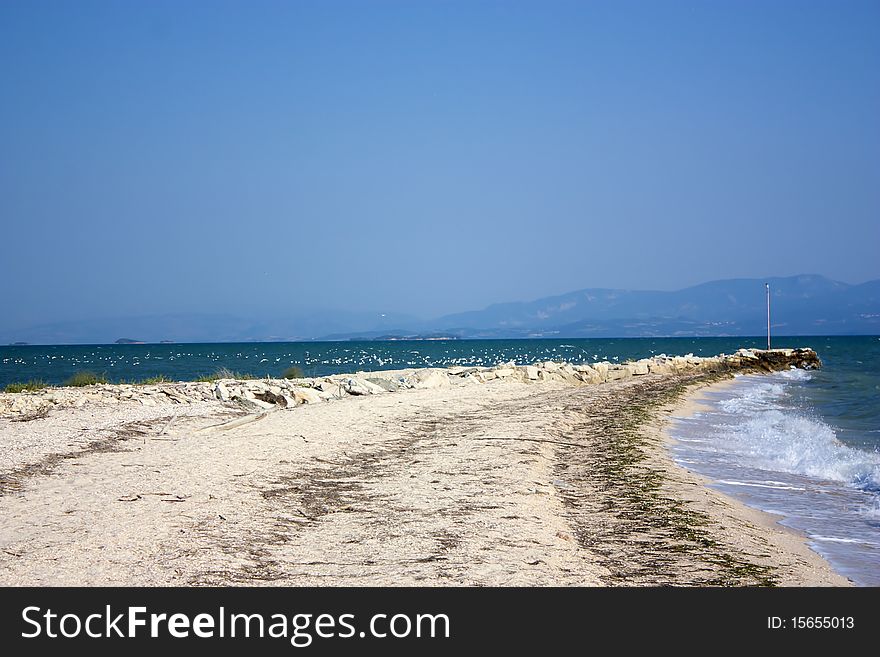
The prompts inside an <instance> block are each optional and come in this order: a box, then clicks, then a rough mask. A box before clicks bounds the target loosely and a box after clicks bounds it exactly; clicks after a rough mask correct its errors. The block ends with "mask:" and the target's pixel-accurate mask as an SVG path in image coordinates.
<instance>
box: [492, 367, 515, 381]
mask: <svg viewBox="0 0 880 657" xmlns="http://www.w3.org/2000/svg"><path fill="white" fill-rule="evenodd" d="M514 374H516V370H515V369H514V368H512V367H501V368H498V369H496V370H495V376H496V377H497V378H499V379H506V378H507V377H509V376H513V375H514Z"/></svg>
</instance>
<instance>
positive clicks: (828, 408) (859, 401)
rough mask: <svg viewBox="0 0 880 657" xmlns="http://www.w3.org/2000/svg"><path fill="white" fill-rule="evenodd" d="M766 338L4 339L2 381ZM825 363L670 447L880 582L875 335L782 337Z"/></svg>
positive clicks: (603, 354) (853, 572)
mask: <svg viewBox="0 0 880 657" xmlns="http://www.w3.org/2000/svg"><path fill="white" fill-rule="evenodd" d="M763 346H764V340H763V338H634V339H554V340H545V339H542V340H450V341H363V342H355V341H352V342H299V343H240V344H147V345H76V346H9V347H0V389H2V388H3V387H4V386H5V385H7V384H9V383H12V382H17V381H27V380H32V379H36V380H42V381H45V382H47V383H50V384H61V383H63V382H64V381H65V380H66V379H67V378H69V377H70V376H71V375H72V374H74V373H75V372H77V371H81V370H91V371H93V372H96V373H98V374H104V375H105V376H106V377H107V379H108V380H110V381H134V380H140V379H145V378H149V377H153V376H158V375H164V376H166V377H168V378H171V379H179V380H187V379H193V378H196V377H198V376H202V375H207V374H212V373H213V372H215V371H217V370H218V369H220V368H228V369H229V370H232V371H235V372H240V373H246V374H251V375H255V376H267V375H269V376H279V375H280V374H281V372H283V371H284V370H285V369H286V368H287V367H290V366H291V365H296V366H299V367H300V368H302V370H303V371H304V372H305V374H306V375H307V376H323V375H328V374H337V373H343V372H353V371H358V370H367V371H369V370H382V369H401V368H407V367H449V366H454V365H494V364H496V363H499V362H506V361H510V360H513V361H515V362H517V363H518V364H526V363H532V362H534V361H536V360H551V359H552V360H566V361H569V362H572V363H581V362H594V361H597V360H609V361H612V362H613V361H624V360H627V359H632V358H643V357H647V356H652V355H656V354H661V353H665V354H667V355H684V354H688V353H693V354H695V355H697V356H713V355H717V354H719V353H732V352H734V351H735V350H736V349H738V348H740V347H763ZM774 346H777V347H799V346H810V347H813V348H814V349H816V351H818V353H819V356H820V357H821V359H822V361H823V363H824V367H823V368H822V369H821V370H813V371H810V372H802V371H791V372H783V373H777V374H772V375H767V376H742V377H738V378H737V380H736V381H735V382H734V384H733V385H731V386H729V387H727V388H724V389H723V390H720V391H717V392H711V393H709V394H708V396H707V399H706V401H707V403H708V406H707V408H706V409H705V410H703V411H701V412H700V413H698V414H697V415H695V416H693V417H691V418H680V419H678V420H677V421H676V423H675V425H674V427H673V432H674V434H675V436H676V437H677V438H678V441H679V442H678V443H677V445H676V446H675V448H674V455H675V457H676V458H677V459H678V460H679V462H680V463H682V464H683V465H685V466H687V467H688V468H690V469H692V470H695V471H697V472H700V473H702V474H704V475H706V476H708V477H710V478H712V479H713V480H715V482H717V483H716V485H717V486H718V487H719V488H721V489H723V490H724V491H725V492H727V493H729V494H732V495H734V496H737V497H739V498H740V499H742V500H744V501H745V502H746V503H748V504H751V505H753V506H755V507H758V508H761V509H764V510H767V511H772V512H775V513H778V514H780V515H781V516H783V520H782V522H784V523H785V524H788V525H790V526H792V527H795V528H797V529H799V530H801V531H803V532H805V533H806V534H807V535H808V536H809V538H810V541H811V544H812V545H813V547H814V549H816V550H817V551H818V552H819V553H821V554H822V555H824V556H825V557H826V558H827V559H828V560H829V561H830V562H831V563H832V565H833V566H834V567H835V568H836V569H837V570H838V571H839V572H841V573H843V574H845V575H847V576H848V577H850V578H851V579H853V581H855V582H856V583H858V584H863V585H880V404H878V393H880V338H878V337H870V336H867V337H815V336H812V337H786V338H779V339H778V340H776V341H775V342H774Z"/></svg>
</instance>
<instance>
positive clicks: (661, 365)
mask: <svg viewBox="0 0 880 657" xmlns="http://www.w3.org/2000/svg"><path fill="white" fill-rule="evenodd" d="M820 366H821V362H820V361H819V357H818V356H817V355H816V352H815V351H813V350H812V349H773V350H769V351H768V350H759V349H740V350H739V351H737V352H736V353H735V354H733V355H730V356H728V355H724V354H722V355H720V356H713V357H710V358H701V357H698V356H694V355H693V354H688V355H686V356H666V355H664V354H661V355H659V356H654V357H652V358H643V359H642V360H637V361H633V362H626V363H611V362H608V361H604V362H601V363H591V364H579V365H573V364H571V363H557V362H554V361H544V362H538V363H533V364H531V365H517V364H516V363H514V362H513V361H510V362H507V363H501V364H498V365H495V366H494V367H452V368H448V369H443V368H424V369H407V370H386V371H378V372H358V373H356V374H340V375H334V376H328V377H320V378H307V379H258V380H237V379H221V380H218V381H215V382H213V383H196V382H181V383H159V384H154V385H112V384H98V385H93V386H86V387H83V388H46V389H44V390H39V391H36V392H21V393H2V394H0V417H2V416H19V417H28V416H35V415H38V414H40V413H45V412H48V411H49V410H51V409H52V408H55V407H60V408H64V407H80V406H83V405H85V404H90V403H97V404H109V403H121V402H123V403H124V402H131V403H139V404H143V405H145V406H155V405H159V404H188V403H193V402H200V401H210V400H217V401H220V402H223V403H232V404H234V403H237V404H240V405H243V406H245V407H247V408H251V409H271V408H278V407H281V408H293V407H295V406H297V405H300V404H318V403H321V402H325V401H330V400H334V399H341V398H343V397H349V396H364V395H378V394H384V393H388V392H397V391H399V390H408V389H426V388H441V387H444V386H451V385H478V384H484V383H488V382H490V381H495V380H501V381H511V382H518V383H523V384H531V383H540V382H544V381H558V382H562V383H567V384H571V385H590V384H601V383H611V382H614V381H621V380H623V379H628V378H631V377H638V376H647V375H670V374H681V373H695V372H725V371H740V372H771V371H777V370H784V369H789V368H791V367H799V368H807V369H809V368H814V367H820Z"/></svg>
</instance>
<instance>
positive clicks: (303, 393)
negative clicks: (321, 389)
mask: <svg viewBox="0 0 880 657" xmlns="http://www.w3.org/2000/svg"><path fill="white" fill-rule="evenodd" d="M337 390H338V386H337ZM334 396H335V395H334ZM293 399H294V400H295V402H296V403H297V404H319V403H321V401H322V397H321V395H320V394H318V393H317V392H316V391H314V390H313V389H312V388H294V389H293Z"/></svg>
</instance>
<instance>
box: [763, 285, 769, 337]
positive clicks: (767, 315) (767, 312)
mask: <svg viewBox="0 0 880 657" xmlns="http://www.w3.org/2000/svg"><path fill="white" fill-rule="evenodd" d="M764 285H766V286H767V349H768V350H769V349H770V283H764Z"/></svg>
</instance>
